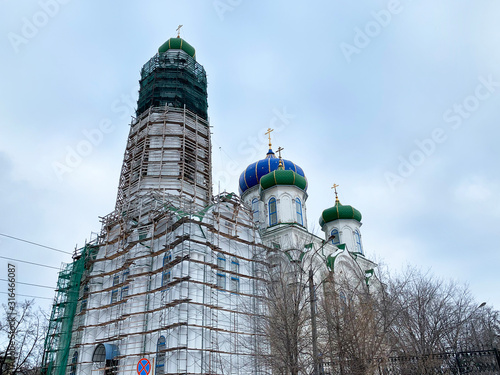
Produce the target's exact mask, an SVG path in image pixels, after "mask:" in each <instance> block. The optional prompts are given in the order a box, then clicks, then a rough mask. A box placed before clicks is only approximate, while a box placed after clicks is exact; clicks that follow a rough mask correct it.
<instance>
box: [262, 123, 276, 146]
mask: <svg viewBox="0 0 500 375" xmlns="http://www.w3.org/2000/svg"><path fill="white" fill-rule="evenodd" d="M273 131H274V129H271V128H267V132H265V133H264V134H266V135H268V136H269V149H271V132H273Z"/></svg>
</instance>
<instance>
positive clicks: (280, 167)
mask: <svg viewBox="0 0 500 375" xmlns="http://www.w3.org/2000/svg"><path fill="white" fill-rule="evenodd" d="M283 150H284V148H283V147H278V149H277V150H276V151H277V152H278V156H279V159H280V163H279V165H278V169H283V160H282V159H281V151H283Z"/></svg>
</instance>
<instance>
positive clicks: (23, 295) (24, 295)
mask: <svg viewBox="0 0 500 375" xmlns="http://www.w3.org/2000/svg"><path fill="white" fill-rule="evenodd" d="M0 293H2V294H9V293H7V292H0ZM16 296H19V297H29V298H40V299H50V300H52V299H53V298H49V297H39V296H28V295H26V294H16Z"/></svg>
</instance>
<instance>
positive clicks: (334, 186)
mask: <svg viewBox="0 0 500 375" xmlns="http://www.w3.org/2000/svg"><path fill="white" fill-rule="evenodd" d="M339 186H340V185H337V184H333V186H332V189H334V190H335V202H338V201H339V196H338V194H337V188H338V187H339Z"/></svg>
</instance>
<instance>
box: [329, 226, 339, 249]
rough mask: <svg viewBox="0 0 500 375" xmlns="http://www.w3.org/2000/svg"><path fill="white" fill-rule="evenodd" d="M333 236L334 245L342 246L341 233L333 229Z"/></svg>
mask: <svg viewBox="0 0 500 375" xmlns="http://www.w3.org/2000/svg"><path fill="white" fill-rule="evenodd" d="M331 235H332V236H335V237H333V238H332V244H334V245H340V235H339V231H338V230H337V229H335V228H334V229H333V230H332V233H331Z"/></svg>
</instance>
